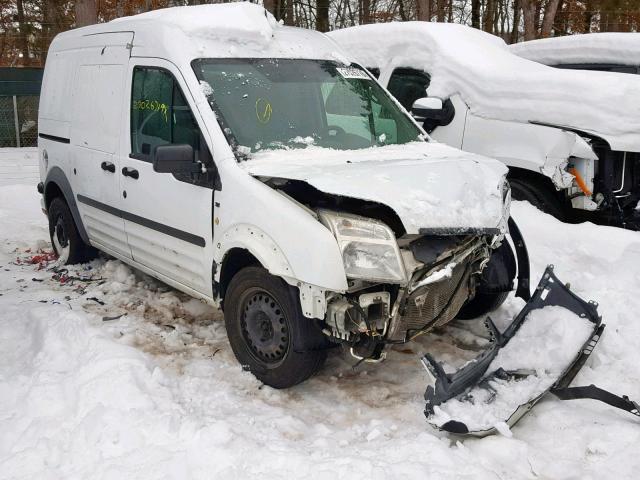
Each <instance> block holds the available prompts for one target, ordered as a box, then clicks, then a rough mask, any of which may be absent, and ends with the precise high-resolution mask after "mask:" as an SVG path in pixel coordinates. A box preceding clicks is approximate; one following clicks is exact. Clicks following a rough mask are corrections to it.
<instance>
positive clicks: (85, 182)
mask: <svg viewBox="0 0 640 480" xmlns="http://www.w3.org/2000/svg"><path fill="white" fill-rule="evenodd" d="M39 128H40V132H39V146H38V148H39V154H40V174H41V181H42V182H41V184H40V185H39V190H40V191H41V193H42V194H43V196H42V202H43V208H44V210H45V211H46V213H47V215H48V218H49V223H50V233H51V239H52V243H53V245H54V247H55V250H56V252H57V253H58V254H59V255H60V257H61V261H63V262H67V263H74V262H80V261H83V260H85V259H88V258H89V257H90V256H91V254H92V253H94V249H99V250H102V251H103V252H106V253H107V254H109V255H112V256H114V257H116V258H118V259H120V260H122V261H123V262H126V263H128V264H130V265H132V266H134V267H136V268H138V269H140V270H142V271H143V272H145V273H147V274H149V275H152V276H154V277H156V278H158V279H160V280H162V281H163V282H166V283H167V284H169V285H172V286H173V287H175V288H177V289H179V290H181V291H184V292H187V293H189V294H191V295H193V296H194V297H197V298H200V299H203V300H206V301H207V302H210V303H211V304H213V305H220V306H222V307H223V310H224V315H225V322H226V327H227V332H228V336H229V340H230V343H231V346H232V348H233V351H234V352H235V354H236V356H237V358H238V360H239V361H240V362H241V364H242V365H244V366H245V367H246V368H247V369H250V370H251V371H252V372H253V373H254V374H255V375H256V376H257V377H258V378H259V379H260V380H262V381H263V382H264V383H266V384H269V385H272V386H274V387H279V388H282V387H287V386H290V385H294V384H296V383H298V382H301V381H303V380H304V379H306V378H307V377H309V376H310V375H312V374H313V373H314V372H315V371H317V370H318V369H319V368H320V367H321V365H322V363H323V361H324V359H325V357H326V352H327V348H329V347H330V346H331V345H335V344H344V345H346V346H347V347H349V348H350V349H351V351H352V353H353V355H354V356H356V357H358V358H364V359H368V360H379V359H381V358H383V356H384V355H383V349H384V348H385V346H387V345H388V344H390V343H402V342H406V341H409V340H410V339H412V338H414V337H415V336H417V335H420V334H422V333H427V332H429V331H430V330H431V329H432V328H434V327H435V326H439V325H443V324H445V323H447V322H449V321H450V320H452V319H453V318H454V317H455V316H456V315H462V316H472V315H478V314H481V313H484V312H486V311H488V310H491V309H494V308H496V307H497V306H499V305H500V304H501V303H502V302H503V301H504V299H505V297H506V294H507V292H508V291H509V290H511V288H512V285H513V280H514V278H515V275H516V264H515V258H514V254H513V252H512V250H511V248H510V247H509V244H508V242H506V241H504V236H505V234H506V233H507V222H509V224H510V225H511V235H512V236H514V235H516V236H517V235H518V233H517V229H516V228H515V225H514V224H513V223H512V221H510V220H509V202H510V191H509V185H508V183H507V181H506V174H507V169H506V167H505V166H504V165H502V164H501V163H500V162H498V161H495V160H490V159H486V158H483V157H480V156H477V155H473V154H469V153H464V152H462V151H460V150H456V149H454V148H451V147H448V146H445V145H442V144H436V143H432V142H430V141H429V138H428V137H427V135H426V134H425V133H424V131H423V130H422V129H421V128H420V127H419V126H418V125H417V124H416V123H415V122H414V120H413V119H412V118H411V117H410V116H409V115H408V114H407V113H406V112H405V111H404V110H402V109H401V108H400V107H399V106H398V105H397V103H396V102H395V100H394V99H393V98H392V97H391V96H390V95H389V94H388V93H387V92H386V91H385V90H384V89H383V88H382V87H380V86H379V85H378V83H377V82H376V81H375V80H374V79H373V78H372V77H371V76H370V75H369V74H368V73H367V72H366V71H365V70H364V69H363V68H361V67H358V66H356V65H354V64H352V63H351V62H350V61H349V60H347V55H346V53H345V52H343V51H341V50H340V48H339V47H337V46H336V44H335V43H334V42H333V41H332V40H330V39H329V38H327V37H326V36H325V35H323V34H321V33H318V32H314V31H308V30H301V29H296V28H289V27H284V26H281V25H279V24H278V23H277V22H276V21H275V20H274V19H273V17H272V16H270V15H269V14H267V13H266V12H265V10H263V9H262V8H260V7H258V6H255V5H251V4H225V5H215V6H211V5H203V6H197V7H181V8H172V9H166V10H159V11H154V12H150V13H145V14H142V15H138V16H135V17H130V18H124V19H120V20H117V21H112V22H110V23H106V24H103V25H95V26H91V27H87V28H81V29H77V30H72V31H69V32H66V33H63V34H60V35H58V36H57V37H56V38H55V40H54V41H53V43H52V44H51V48H50V50H49V54H48V57H47V63H46V67H45V73H44V82H43V86H42V96H41V104H40V118H39ZM515 245H516V254H517V257H518V260H523V259H524V260H526V250H524V244H523V242H522V239H521V238H519V237H517V239H516V241H515ZM519 268H520V272H519V274H518V276H519V278H520V279H519V294H520V295H521V296H523V297H527V298H528V284H527V282H528V276H527V272H528V264H526V261H525V262H523V263H522V265H520V267H519ZM461 310H462V313H460V312H461Z"/></svg>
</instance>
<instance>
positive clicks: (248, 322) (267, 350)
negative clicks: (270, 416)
mask: <svg viewBox="0 0 640 480" xmlns="http://www.w3.org/2000/svg"><path fill="white" fill-rule="evenodd" d="M224 321H225V325H226V327H227V336H228V338H229V343H230V344H231V348H232V350H233V353H234V354H235V356H236V358H237V359H238V361H239V362H240V363H241V365H242V366H243V367H244V368H245V369H247V370H249V371H251V373H253V374H254V375H255V376H256V378H258V380H260V381H262V382H263V383H264V384H266V385H269V386H271V387H274V388H288V387H291V386H293V385H296V384H298V383H300V382H303V381H304V380H306V379H307V378H309V377H311V376H312V375H313V374H314V373H316V372H317V371H318V370H320V368H321V367H322V365H323V364H324V361H325V359H326V357H327V338H326V336H325V335H324V334H323V333H322V332H321V330H320V328H319V326H318V324H317V321H316V320H312V319H309V318H305V317H304V316H303V315H302V310H301V309H300V302H299V299H298V292H297V290H296V289H295V288H293V287H291V286H289V285H287V284H286V283H285V282H284V281H283V280H281V279H280V278H277V277H274V276H273V275H270V274H269V273H268V272H267V271H266V270H265V269H263V268H260V267H247V268H244V269H242V270H240V272H238V273H237V274H236V275H235V276H234V277H233V279H232V280H231V282H230V284H229V288H228V289H227V293H226V295H225V300H224Z"/></svg>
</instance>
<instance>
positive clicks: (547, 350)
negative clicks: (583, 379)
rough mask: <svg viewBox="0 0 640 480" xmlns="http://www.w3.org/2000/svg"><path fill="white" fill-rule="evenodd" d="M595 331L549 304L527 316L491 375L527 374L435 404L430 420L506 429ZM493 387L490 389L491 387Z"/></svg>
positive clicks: (474, 428) (472, 427)
mask: <svg viewBox="0 0 640 480" xmlns="http://www.w3.org/2000/svg"><path fill="white" fill-rule="evenodd" d="M592 333H593V324H592V323H591V322H590V321H589V320H587V319H586V318H581V317H579V316H578V315H576V314H574V313H573V312H571V311H570V310H567V309H566V308H563V307H558V306H547V307H545V308H542V309H538V310H533V311H532V312H530V313H529V315H527V318H526V320H525V322H524V323H523V324H522V326H521V327H520V329H519V330H518V332H517V333H516V335H515V336H514V337H513V338H512V339H511V340H510V341H509V343H507V345H506V346H505V347H504V348H502V349H501V350H500V351H499V352H498V355H497V356H496V358H494V359H493V361H492V362H491V365H489V368H488V369H487V375H491V374H492V373H493V372H495V371H496V370H498V369H499V368H502V369H503V370H505V371H507V372H509V371H516V370H530V371H533V372H535V373H532V374H530V375H527V376H526V377H524V378H516V379H498V378H496V379H493V380H491V381H489V382H488V386H482V387H481V386H476V387H474V388H472V389H471V390H470V391H469V392H468V393H467V394H466V395H465V396H464V397H461V398H459V399H452V400H449V401H447V402H446V403H444V404H442V405H440V406H439V407H435V408H434V415H433V416H431V417H430V418H429V422H430V423H432V424H435V425H438V426H442V425H444V424H445V423H447V422H448V421H449V420H455V421H458V422H462V423H464V424H465V425H467V427H468V428H469V430H471V431H477V430H487V429H490V428H491V427H496V428H498V429H499V428H502V427H501V426H500V424H501V423H502V422H506V421H507V420H508V419H509V417H510V416H511V415H512V414H513V413H514V412H515V411H516V410H517V408H518V407H519V406H520V405H522V404H525V403H527V402H528V401H530V400H532V399H535V398H536V397H538V396H540V395H542V394H543V393H544V392H545V391H546V390H548V389H549V388H550V387H551V386H552V385H553V384H554V383H555V382H556V381H557V380H558V378H559V377H560V375H562V373H564V371H565V370H566V369H567V368H568V367H569V366H570V365H571V363H572V362H573V360H574V359H575V357H576V355H577V354H578V352H579V351H580V350H581V348H582V347H583V345H584V344H585V342H586V341H587V340H588V339H589V337H590V335H591V334H592ZM487 387H489V388H487Z"/></svg>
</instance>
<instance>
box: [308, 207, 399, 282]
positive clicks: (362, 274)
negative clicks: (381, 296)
mask: <svg viewBox="0 0 640 480" xmlns="http://www.w3.org/2000/svg"><path fill="white" fill-rule="evenodd" d="M318 216H319V218H320V221H321V222H322V223H323V225H325V226H326V227H327V228H328V229H329V230H331V232H332V233H333V235H334V236H335V237H336V240H337V241H338V247H339V248H340V253H341V254H342V261H343V262H344V270H345V273H346V275H347V277H348V278H357V279H363V280H368V281H379V282H388V283H402V282H404V281H405V280H406V274H405V271H404V266H403V263H402V259H401V257H400V250H399V248H398V243H397V242H396V237H395V235H394V233H393V231H392V230H391V229H390V228H389V227H388V226H387V225H385V224H384V223H382V222H380V221H378V220H374V219H371V218H365V217H359V216H357V215H351V214H347V213H338V212H334V211H331V210H318Z"/></svg>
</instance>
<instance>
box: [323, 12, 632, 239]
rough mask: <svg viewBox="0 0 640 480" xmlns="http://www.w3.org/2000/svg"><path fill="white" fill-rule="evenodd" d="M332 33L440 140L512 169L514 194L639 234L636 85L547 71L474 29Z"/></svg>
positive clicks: (412, 26) (439, 26)
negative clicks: (489, 158)
mask: <svg viewBox="0 0 640 480" xmlns="http://www.w3.org/2000/svg"><path fill="white" fill-rule="evenodd" d="M329 35H330V36H331V37H332V38H333V39H335V40H336V41H337V42H338V43H339V44H340V45H341V46H342V47H343V48H344V49H345V50H347V51H348V52H349V53H350V54H351V55H352V56H353V57H354V58H355V59H356V60H357V61H358V62H360V64H361V65H363V66H364V67H366V68H367V69H369V70H370V71H371V72H373V73H374V74H375V75H376V76H378V79H379V81H380V83H381V84H382V85H383V86H385V87H387V88H388V90H389V91H390V92H391V93H392V94H393V95H394V96H395V97H396V98H397V99H398V100H399V101H400V103H401V104H402V105H403V106H404V107H405V108H406V109H407V110H411V111H412V112H413V114H414V115H415V116H416V118H417V119H418V120H419V121H420V122H421V123H422V124H423V126H424V128H425V130H427V132H428V133H429V134H430V135H431V136H432V137H433V138H434V139H436V140H438V141H441V142H443V143H446V144H447V145H451V146H453V147H456V148H461V149H462V150H465V151H469V152H473V153H478V154H481V155H487V156H490V157H492V158H497V159H499V160H501V161H503V162H504V163H505V165H507V166H508V167H509V181H510V183H511V188H512V193H513V198H515V199H517V200H527V201H529V202H531V203H532V204H534V205H536V206H537V207H538V208H540V209H541V210H544V211H546V212H548V213H551V214H553V215H555V216H556V217H558V218H560V219H563V220H568V221H576V220H584V219H588V220H595V221H598V222H602V223H607V224H612V225H617V226H623V227H625V228H630V229H640V210H639V208H640V204H639V203H638V202H639V201H640V81H638V79H637V77H634V76H632V75H628V76H620V75H618V76H612V75H611V74H607V73H595V72H580V71H567V70H559V69H554V68H551V67H547V66H545V65H540V64H538V63H535V62H531V61H528V60H525V59H523V58H520V57H518V56H516V55H514V54H513V53H512V51H518V47H515V48H513V49H512V50H511V51H510V50H509V48H508V47H507V45H506V44H505V43H504V41H503V40H502V39H500V38H498V37H496V36H494V35H490V34H488V33H485V32H482V31H480V30H476V29H473V28H470V27H466V26H463V25H454V24H445V23H428V22H403V23H386V24H376V25H363V26H359V27H352V28H347V29H344V30H337V31H334V32H331V33H330V34H329ZM629 35H636V34H629ZM540 42H541V44H542V42H548V41H547V40H542V41H540ZM627 50H630V49H627Z"/></svg>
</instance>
